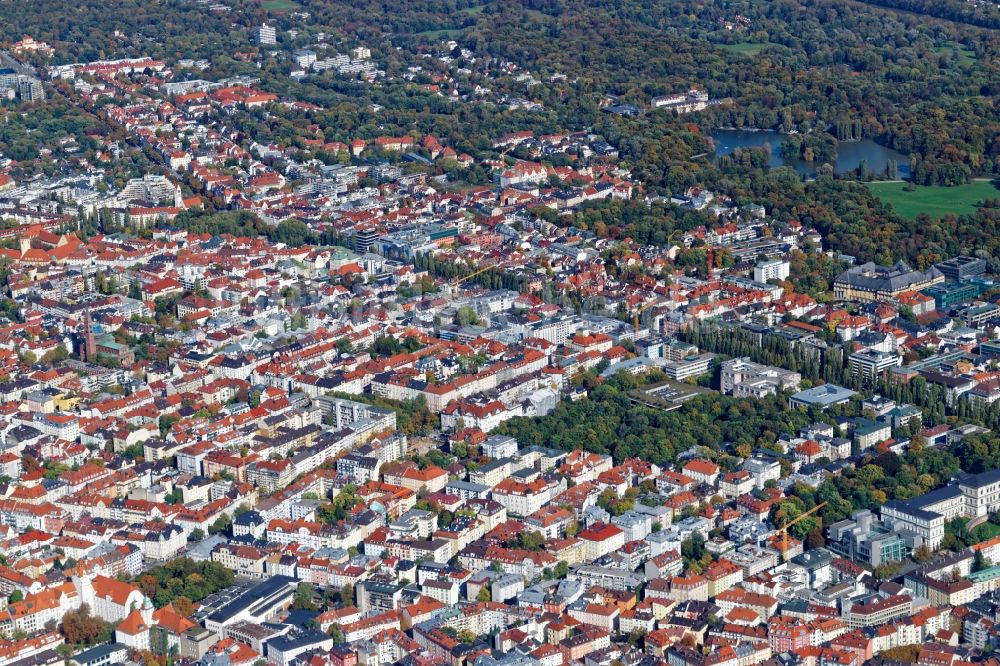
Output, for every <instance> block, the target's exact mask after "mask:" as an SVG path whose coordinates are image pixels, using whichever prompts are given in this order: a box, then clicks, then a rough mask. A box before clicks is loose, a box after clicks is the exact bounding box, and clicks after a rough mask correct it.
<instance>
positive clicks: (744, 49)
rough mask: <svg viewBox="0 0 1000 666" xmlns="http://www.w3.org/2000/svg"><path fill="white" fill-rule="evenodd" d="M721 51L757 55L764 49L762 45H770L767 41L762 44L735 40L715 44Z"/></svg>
mask: <svg viewBox="0 0 1000 666" xmlns="http://www.w3.org/2000/svg"><path fill="white" fill-rule="evenodd" d="M716 46H718V47H719V48H720V49H722V50H723V51H729V52H730V53H736V54H739V55H743V56H752V55H757V54H758V53H760V52H761V51H763V50H764V47H766V46H770V44H768V43H767V42H764V43H763V44H760V43H756V42H737V43H736V44H716Z"/></svg>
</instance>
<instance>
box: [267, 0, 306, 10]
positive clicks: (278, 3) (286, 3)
mask: <svg viewBox="0 0 1000 666" xmlns="http://www.w3.org/2000/svg"><path fill="white" fill-rule="evenodd" d="M260 6H261V8H263V9H265V10H267V11H269V12H290V11H292V10H293V9H298V8H299V5H298V3H296V2H294V1H293V0H263V1H262V2H261V3H260Z"/></svg>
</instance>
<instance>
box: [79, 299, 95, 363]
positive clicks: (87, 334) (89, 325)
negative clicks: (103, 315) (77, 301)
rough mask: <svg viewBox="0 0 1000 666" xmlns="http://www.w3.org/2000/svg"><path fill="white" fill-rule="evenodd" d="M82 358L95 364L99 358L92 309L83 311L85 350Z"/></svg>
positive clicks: (81, 355)
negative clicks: (91, 314)
mask: <svg viewBox="0 0 1000 666" xmlns="http://www.w3.org/2000/svg"><path fill="white" fill-rule="evenodd" d="M80 357H81V359H82V360H84V361H88V362H90V363H93V362H94V360H95V359H96V358H97V340H95V339H94V322H93V321H91V319H90V308H87V309H86V310H84V311H83V348H82V349H81V350H80Z"/></svg>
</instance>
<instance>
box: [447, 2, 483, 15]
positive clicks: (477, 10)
mask: <svg viewBox="0 0 1000 666" xmlns="http://www.w3.org/2000/svg"><path fill="white" fill-rule="evenodd" d="M484 9H486V5H476V6H475V7H466V8H465V9H459V10H458V11H457V12H455V13H456V14H461V15H462V16H479V15H480V14H482V13H483V10H484Z"/></svg>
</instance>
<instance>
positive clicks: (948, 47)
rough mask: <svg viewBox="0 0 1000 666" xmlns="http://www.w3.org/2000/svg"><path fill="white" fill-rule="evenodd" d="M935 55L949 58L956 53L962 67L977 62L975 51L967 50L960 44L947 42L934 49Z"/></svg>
mask: <svg viewBox="0 0 1000 666" xmlns="http://www.w3.org/2000/svg"><path fill="white" fill-rule="evenodd" d="M934 53H937V54H939V55H947V56H950V55H951V54H952V53H955V54H957V55H958V63H959V64H960V65H969V64H972V63H974V62H976V60H977V57H976V52H975V51H973V50H972V49H968V48H965V46H963V45H962V44H959V43H958V42H947V43H946V44H943V45H941V46H936V47H934Z"/></svg>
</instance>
